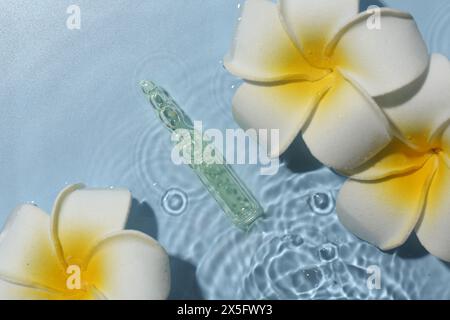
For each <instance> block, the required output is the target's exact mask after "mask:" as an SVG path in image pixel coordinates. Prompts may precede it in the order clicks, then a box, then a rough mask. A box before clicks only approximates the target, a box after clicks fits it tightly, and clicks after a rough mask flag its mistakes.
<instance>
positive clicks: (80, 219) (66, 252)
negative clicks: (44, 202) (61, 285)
mask: <svg viewBox="0 0 450 320" xmlns="http://www.w3.org/2000/svg"><path fill="white" fill-rule="evenodd" d="M130 206H131V194H130V192H129V191H128V190H124V189H87V188H83V186H81V185H73V186H69V187H67V188H66V189H64V190H63V191H62V192H61V193H60V194H59V196H58V198H57V200H56V202H55V205H54V208H53V213H52V230H53V236H54V238H55V241H56V242H57V248H58V249H59V251H60V254H61V255H63V256H64V260H65V262H66V263H67V264H71V262H70V261H69V260H72V263H75V264H79V263H82V261H83V260H84V258H85V255H86V253H87V251H88V250H89V249H91V246H92V245H94V244H95V243H96V242H97V241H98V239H101V238H103V237H104V236H105V235H106V234H108V233H110V232H115V231H119V230H122V229H123V228H124V226H125V223H126V221H127V218H128V213H129V210H130ZM61 251H62V252H61Z"/></svg>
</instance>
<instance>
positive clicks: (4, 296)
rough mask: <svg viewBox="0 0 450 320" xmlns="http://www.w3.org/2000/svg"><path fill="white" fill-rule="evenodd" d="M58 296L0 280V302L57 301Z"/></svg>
mask: <svg viewBox="0 0 450 320" xmlns="http://www.w3.org/2000/svg"><path fill="white" fill-rule="evenodd" d="M59 297H60V296H59V295H58V294H55V293H52V292H49V291H46V290H40V289H36V288H33V287H26V286H23V285H18V284H14V283H11V282H7V281H3V280H1V279H0V300H57V299H58V298H59Z"/></svg>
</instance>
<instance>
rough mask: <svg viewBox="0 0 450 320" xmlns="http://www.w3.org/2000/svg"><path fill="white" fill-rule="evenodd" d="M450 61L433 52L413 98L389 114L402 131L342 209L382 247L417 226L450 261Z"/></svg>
mask: <svg viewBox="0 0 450 320" xmlns="http://www.w3.org/2000/svg"><path fill="white" fill-rule="evenodd" d="M449 89H450V63H449V61H448V60H447V58H445V57H443V56H440V55H433V57H432V60H431V65H430V70H429V73H428V76H427V78H426V80H425V82H424V83H423V84H422V85H421V87H420V89H417V88H414V89H413V90H418V92H417V93H415V94H414V95H413V96H412V98H409V99H406V98H401V97H400V98H399V97H397V98H396V100H397V101H395V100H391V101H385V102H389V104H390V106H389V107H386V108H385V111H386V113H387V114H388V115H389V118H390V119H391V120H392V122H393V124H394V125H395V126H396V127H397V128H398V130H399V131H400V133H401V134H402V135H399V139H395V140H394V141H393V142H392V143H391V144H390V145H389V146H388V147H387V148H386V149H385V150H383V151H382V152H381V153H380V154H378V155H376V156H375V157H374V158H373V159H371V161H369V162H368V163H366V164H365V165H364V166H363V167H361V168H359V169H358V170H355V171H354V172H353V173H354V175H353V176H352V177H351V180H349V181H348V182H346V183H345V184H344V186H343V188H342V189H341V191H340V194H339V196H338V201H337V212H338V215H339V218H340V220H341V222H342V223H343V224H344V225H345V226H346V227H347V228H349V229H350V230H351V231H352V232H354V233H355V234H356V235H357V236H358V237H360V238H362V239H364V240H367V241H369V242H371V243H373V244H375V245H377V246H378V247H380V248H381V249H384V250H388V249H392V248H395V247H397V246H399V245H401V244H402V243H403V242H404V241H405V240H406V239H407V238H408V236H409V235H410V233H411V232H412V231H413V230H415V232H416V234H417V237H418V239H419V240H420V242H421V243H422V245H423V246H424V247H425V248H426V249H427V250H428V251H429V252H430V253H432V254H433V255H435V256H437V257H439V258H441V259H443V260H446V261H450V196H449V191H450V121H449V120H450V90H449Z"/></svg>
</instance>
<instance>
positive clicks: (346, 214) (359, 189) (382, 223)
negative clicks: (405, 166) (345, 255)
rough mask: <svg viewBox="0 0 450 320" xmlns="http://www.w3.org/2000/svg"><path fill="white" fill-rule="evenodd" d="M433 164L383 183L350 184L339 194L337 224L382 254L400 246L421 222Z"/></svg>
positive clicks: (429, 162) (432, 162)
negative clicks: (419, 220) (339, 223)
mask: <svg viewBox="0 0 450 320" xmlns="http://www.w3.org/2000/svg"><path fill="white" fill-rule="evenodd" d="M435 165H436V163H435V162H434V161H428V162H427V164H426V165H425V166H424V167H423V168H422V169H420V170H418V171H416V172H414V173H413V174H406V175H401V176H395V177H393V178H387V179H382V180H376V181H370V182H360V181H354V180H349V181H347V182H346V183H345V184H344V186H343V187H342V189H341V191H340V192H339V195H338V199H337V204H336V211H337V213H338V217H339V220H340V221H341V223H342V224H344V225H345V226H346V227H347V228H348V229H349V230H350V231H351V232H353V233H354V234H355V235H356V236H358V237H359V238H361V239H363V240H366V241H368V242H370V243H372V244H374V245H376V246H378V247H379V248H381V249H383V250H389V249H392V248H395V247H397V246H399V245H401V244H403V243H404V242H405V241H406V239H407V238H408V236H409V235H410V233H411V231H412V230H413V229H414V227H415V225H416V223H417V221H418V219H419V218H420V215H421V212H422V209H423V205H424V201H425V197H426V194H427V192H428V187H427V186H428V185H429V182H430V181H431V178H432V176H433V172H434V171H435Z"/></svg>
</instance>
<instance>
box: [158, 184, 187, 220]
mask: <svg viewBox="0 0 450 320" xmlns="http://www.w3.org/2000/svg"><path fill="white" fill-rule="evenodd" d="M187 204H188V197H187V195H186V194H185V193H184V192H183V191H181V190H179V189H176V188H172V189H169V190H167V191H166V193H165V194H164V195H163V197H162V199H161V206H162V208H163V209H164V211H166V212H167V213H168V214H170V215H172V216H179V215H181V214H182V213H183V212H184V211H185V210H186V207H187Z"/></svg>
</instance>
